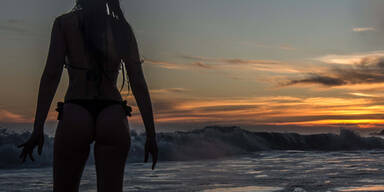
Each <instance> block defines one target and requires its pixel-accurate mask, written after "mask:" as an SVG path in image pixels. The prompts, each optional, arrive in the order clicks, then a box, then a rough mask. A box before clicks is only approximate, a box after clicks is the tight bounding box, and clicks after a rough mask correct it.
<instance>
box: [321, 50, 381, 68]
mask: <svg viewBox="0 0 384 192" xmlns="http://www.w3.org/2000/svg"><path fill="white" fill-rule="evenodd" d="M382 57H384V51H373V52H367V53H356V54H348V55H326V56H323V57H319V58H315V59H314V60H317V61H320V62H323V63H327V64H341V65H355V64H360V63H363V62H366V63H367V62H370V61H369V60H372V61H375V60H377V59H380V58H382Z"/></svg>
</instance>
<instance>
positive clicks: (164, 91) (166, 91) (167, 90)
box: [151, 88, 190, 93]
mask: <svg viewBox="0 0 384 192" xmlns="http://www.w3.org/2000/svg"><path fill="white" fill-rule="evenodd" d="M189 91H190V90H189V89H185V88H167V89H151V93H185V92H189Z"/></svg>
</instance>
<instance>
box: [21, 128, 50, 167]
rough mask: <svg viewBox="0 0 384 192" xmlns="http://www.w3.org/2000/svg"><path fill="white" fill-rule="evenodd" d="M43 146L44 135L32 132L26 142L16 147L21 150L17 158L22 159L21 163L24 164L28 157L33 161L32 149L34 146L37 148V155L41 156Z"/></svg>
mask: <svg viewBox="0 0 384 192" xmlns="http://www.w3.org/2000/svg"><path fill="white" fill-rule="evenodd" d="M43 145H44V133H43V132H36V131H34V132H33V133H32V134H31V136H30V138H29V139H28V141H27V142H25V143H24V144H21V145H19V146H17V147H18V148H23V151H22V152H21V154H20V156H19V158H20V159H22V160H21V162H22V163H24V162H25V159H26V158H27V156H28V155H29V158H30V159H31V160H32V161H35V159H34V158H33V156H32V153H33V149H34V148H35V147H36V146H38V149H37V152H38V153H39V155H41V152H42V150H43Z"/></svg>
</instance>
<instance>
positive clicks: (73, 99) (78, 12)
mask: <svg viewBox="0 0 384 192" xmlns="http://www.w3.org/2000/svg"><path fill="white" fill-rule="evenodd" d="M120 65H122V67H121V70H122V71H123V76H124V78H125V72H124V69H125V70H126V72H127V75H128V78H129V81H130V83H131V87H132V92H133V94H134V96H135V99H136V102H137V105H138V107H139V109H140V112H141V115H142V118H143V121H144V125H145V128H146V133H147V141H146V144H145V157H144V161H145V162H147V160H148V155H149V153H150V154H151V155H152V160H153V164H152V169H154V166H155V164H156V162H157V155H158V151H157V150H158V149H157V144H156V139H155V137H156V133H155V128H154V121H153V113H152V104H151V100H150V96H149V92H148V88H147V84H146V82H145V79H144V75H143V71H142V66H141V61H140V56H139V52H138V48H137V42H136V39H135V36H134V34H133V31H132V29H131V27H130V25H129V24H128V23H127V21H126V20H125V18H124V15H123V13H122V11H121V9H120V5H119V0H77V2H76V6H75V8H74V9H73V10H72V11H71V12H69V13H67V14H64V15H62V16H60V17H57V18H56V19H55V21H54V24H53V29H52V35H51V43H50V48H49V54H48V58H47V62H46V66H45V69H44V72H43V75H42V77H41V81H40V88H39V95H38V102H37V110H36V116H35V122H34V129H33V133H32V135H31V137H30V138H29V140H28V141H27V142H26V143H24V144H22V145H20V146H19V147H22V148H23V151H22V153H21V155H20V158H22V161H23V162H24V161H25V159H26V157H27V156H28V155H29V156H30V158H31V160H33V156H32V152H33V149H34V148H35V147H36V146H37V147H38V153H39V154H41V152H42V146H43V143H44V136H43V135H44V134H43V128H44V123H45V120H46V117H47V114H48V111H49V108H50V105H51V102H52V99H53V97H54V95H55V92H56V89H57V87H58V84H59V82H60V79H61V74H62V71H63V68H64V67H65V68H67V71H68V74H69V87H68V90H67V92H66V95H65V98H64V103H61V102H59V103H58V106H57V110H58V111H59V116H58V119H59V123H58V127H57V130H56V134H55V140H54V160H53V167H54V169H53V172H54V185H53V188H54V191H57V192H59V191H63V192H72V191H78V188H79V184H80V179H81V175H82V172H83V169H84V166H85V163H86V160H87V159H88V155H89V151H90V144H91V143H92V142H93V141H94V142H95V145H94V156H95V164H96V172H97V189H98V191H106V192H118V191H122V187H123V177H124V167H125V162H126V158H127V154H128V151H129V148H130V133H129V126H128V121H127V118H126V116H127V115H130V107H129V106H127V104H126V101H123V100H122V96H121V94H120V92H119V90H118V88H117V86H116V83H117V77H118V74H119V70H120ZM123 85H124V84H123Z"/></svg>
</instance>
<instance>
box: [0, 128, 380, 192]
mask: <svg viewBox="0 0 384 192" xmlns="http://www.w3.org/2000/svg"><path fill="white" fill-rule="evenodd" d="M27 137H28V134H26V133H23V134H17V133H9V132H7V131H1V130H0V192H3V191H5V192H8V191H15V192H24V191H39V192H40V191H41V192H43V191H51V189H52V168H51V163H52V158H51V157H52V141H53V140H52V138H49V137H47V139H46V144H45V146H44V151H43V153H44V154H43V155H42V156H40V157H39V156H38V157H36V158H37V159H36V161H35V162H30V161H28V162H26V163H25V164H23V165H21V164H20V163H19V161H18V159H17V156H18V154H19V152H20V151H19V149H17V148H16V147H15V146H16V144H18V143H20V142H22V141H24V140H25V139H26V138H27ZM131 138H132V144H131V151H130V153H129V157H128V163H127V166H126V169H125V180H124V191H140V192H141V191H143V192H145V191H175V192H176V191H177V192H179V191H181V192H183V191H202V192H212V191H223V192H228V191H234V192H239V191H241V192H243V191H244V192H245V191H246V192H272V191H289V192H306V191H307V192H312V191H313V192H317V191H318V192H327V191H329V192H337V191H384V139H382V138H381V137H378V136H368V137H361V136H359V135H358V134H356V133H354V132H352V131H348V130H341V132H340V134H314V135H300V134H296V133H267V132H259V133H255V132H249V131H246V130H242V129H240V128H238V127H207V128H204V129H201V130H194V131H190V132H172V133H159V134H158V136H157V139H158V146H159V152H160V153H159V159H160V162H159V163H158V165H157V167H156V169H155V170H154V171H152V170H151V168H150V167H151V163H146V164H144V163H142V161H143V146H144V142H145V136H144V135H142V134H137V133H135V132H132V134H131ZM91 154H92V153H91ZM95 174H96V173H95V169H94V165H93V158H92V156H90V158H89V160H88V164H87V166H86V169H85V171H84V174H83V178H82V181H81V187H80V191H90V192H91V191H96V175H95Z"/></svg>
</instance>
